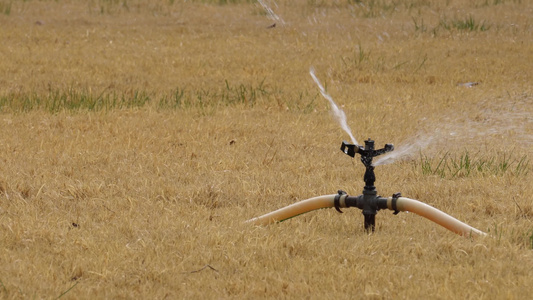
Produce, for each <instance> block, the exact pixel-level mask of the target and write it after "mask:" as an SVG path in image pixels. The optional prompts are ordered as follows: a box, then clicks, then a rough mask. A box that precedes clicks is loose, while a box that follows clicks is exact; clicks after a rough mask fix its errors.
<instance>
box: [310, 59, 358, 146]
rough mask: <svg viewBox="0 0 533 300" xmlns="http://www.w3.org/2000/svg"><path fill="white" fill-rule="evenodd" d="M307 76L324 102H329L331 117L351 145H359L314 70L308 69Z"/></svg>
mask: <svg viewBox="0 0 533 300" xmlns="http://www.w3.org/2000/svg"><path fill="white" fill-rule="evenodd" d="M309 74H310V75H311V77H312V78H313V80H314V81H315V83H316V84H317V85H318V88H319V89H320V94H322V96H323V97H324V98H326V100H328V101H329V104H330V105H331V113H332V114H333V117H334V118H335V120H336V121H337V123H339V125H340V126H341V128H342V129H343V130H344V131H346V133H347V134H348V135H349V136H350V139H351V140H352V143H353V144H355V145H359V144H358V143H357V140H356V139H355V137H354V136H353V134H352V130H351V129H350V127H349V126H348V123H346V114H345V113H344V111H343V110H342V109H340V108H339V106H338V105H337V104H336V103H335V101H333V98H331V96H330V95H329V94H328V93H327V92H326V90H325V89H324V87H323V86H322V84H321V83H320V81H319V80H318V78H317V77H316V75H315V69H314V68H313V67H311V68H310V70H309Z"/></svg>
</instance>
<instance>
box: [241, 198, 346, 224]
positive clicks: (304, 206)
mask: <svg viewBox="0 0 533 300" xmlns="http://www.w3.org/2000/svg"><path fill="white" fill-rule="evenodd" d="M335 196H336V195H335V194H333V195H324V196H319V197H314V198H310V199H307V200H303V201H300V202H296V203H294V204H291V205H289V206H286V207H283V208H280V209H278V210H276V211H273V212H271V213H268V214H266V215H262V216H260V217H257V218H253V219H250V220H248V221H246V223H251V224H253V225H268V224H272V223H276V222H281V221H284V220H287V219H290V218H292V217H296V216H297V215H301V214H304V213H306V212H310V211H312V210H316V209H320V208H328V207H334V206H335V203H334V201H335Z"/></svg>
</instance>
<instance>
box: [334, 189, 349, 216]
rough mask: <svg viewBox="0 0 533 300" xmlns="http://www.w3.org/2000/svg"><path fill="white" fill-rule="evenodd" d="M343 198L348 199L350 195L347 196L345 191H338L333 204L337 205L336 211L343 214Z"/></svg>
mask: <svg viewBox="0 0 533 300" xmlns="http://www.w3.org/2000/svg"><path fill="white" fill-rule="evenodd" d="M343 196H344V198H346V197H347V196H348V194H346V192H345V191H343V190H338V191H337V195H335V198H334V199H333V204H334V205H335V209H336V210H337V211H338V212H339V213H341V214H342V213H343V211H342V210H341V198H343ZM342 200H344V199H342ZM343 202H344V201H343Z"/></svg>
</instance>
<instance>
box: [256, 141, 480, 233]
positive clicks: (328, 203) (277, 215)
mask: <svg viewBox="0 0 533 300" xmlns="http://www.w3.org/2000/svg"><path fill="white" fill-rule="evenodd" d="M341 150H342V152H344V153H345V154H347V155H349V156H351V157H355V155H356V154H359V155H360V156H361V162H362V163H363V165H364V166H365V168H366V170H365V174H364V178H363V179H364V181H365V187H364V188H363V194H362V195H359V196H349V195H348V194H347V193H346V192H344V191H342V190H339V191H338V192H337V194H332V195H324V196H318V197H314V198H310V199H307V200H303V201H300V202H297V203H294V204H291V205H289V206H286V207H284V208H281V209H278V210H276V211H273V212H270V213H267V214H265V215H262V216H260V217H257V218H253V219H250V220H248V221H246V222H247V223H251V224H255V225H268V224H272V223H277V222H282V221H285V220H288V219H290V218H292V217H295V216H298V215H301V214H304V213H307V212H310V211H313V210H316V209H321V208H332V207H334V208H335V209H336V210H337V211H338V212H340V213H342V210H341V208H347V207H357V208H359V209H361V210H362V211H363V216H364V228H365V230H366V231H367V232H374V231H375V228H376V214H377V212H378V211H379V210H380V209H390V210H392V211H394V214H395V215H396V214H398V213H399V212H400V211H406V212H407V211H408V212H413V213H415V214H417V215H420V216H422V217H424V218H427V219H429V220H431V221H433V222H435V223H437V224H439V225H441V226H443V227H445V228H447V229H448V230H451V231H453V232H455V233H457V234H460V235H463V236H471V235H481V236H484V235H486V233H484V232H483V231H481V230H478V229H476V228H474V227H472V226H470V225H468V224H465V223H463V222H461V221H459V220H457V219H456V218H454V217H452V216H450V215H448V214H446V213H444V212H442V211H440V210H438V209H436V208H434V207H432V206H430V205H427V204H425V203H422V202H420V201H418V200H414V199H409V198H405V197H402V196H401V194H400V193H395V194H393V195H392V197H387V198H384V197H380V196H378V194H377V190H376V187H375V186H374V183H375V182H376V175H375V173H374V168H375V167H374V166H373V165H372V160H373V159H374V157H376V156H379V155H381V154H384V153H387V152H390V151H393V150H394V146H393V145H392V144H386V145H385V147H383V148H382V149H378V150H376V149H374V141H373V140H372V139H370V138H369V139H368V140H366V141H365V146H364V147H362V146H359V145H356V144H348V143H347V142H345V141H344V142H342V145H341Z"/></svg>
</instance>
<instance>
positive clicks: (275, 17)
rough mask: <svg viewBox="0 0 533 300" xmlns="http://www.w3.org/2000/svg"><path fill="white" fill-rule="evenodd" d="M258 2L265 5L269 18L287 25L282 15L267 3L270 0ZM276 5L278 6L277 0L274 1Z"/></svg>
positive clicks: (259, 0)
mask: <svg viewBox="0 0 533 300" xmlns="http://www.w3.org/2000/svg"><path fill="white" fill-rule="evenodd" d="M257 2H258V3H259V4H260V5H261V6H262V7H263V9H264V10H265V12H266V13H267V15H268V18H269V19H271V20H273V21H275V22H280V23H281V24H282V25H285V21H283V19H282V18H281V17H280V16H278V15H277V14H276V13H275V12H274V11H273V10H272V8H270V6H269V5H268V4H267V2H269V1H268V0H257ZM274 5H276V6H278V5H277V4H276V2H275V1H274Z"/></svg>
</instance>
